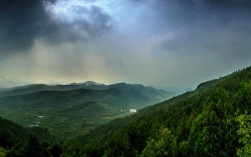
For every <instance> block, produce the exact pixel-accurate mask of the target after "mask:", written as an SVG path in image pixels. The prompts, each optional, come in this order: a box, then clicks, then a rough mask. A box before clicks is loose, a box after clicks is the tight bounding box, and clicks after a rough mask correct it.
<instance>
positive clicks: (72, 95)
mask: <svg viewBox="0 0 251 157" xmlns="http://www.w3.org/2000/svg"><path fill="white" fill-rule="evenodd" d="M174 95H176V93H175V92H166V91H164V90H159V89H155V88H152V87H145V86H143V85H131V84H126V83H119V84H113V85H104V84H97V83H94V82H86V83H83V84H74V85H73V84H71V85H56V86H48V85H28V86H23V87H16V88H12V89H7V90H5V91H2V93H1V96H2V97H0V115H1V116H2V117H5V118H7V119H10V120H12V121H14V122H17V123H19V124H21V125H23V126H24V127H44V128H47V129H48V130H49V131H50V133H51V134H52V135H53V136H55V138H57V139H61V140H62V139H69V138H73V137H75V136H79V135H82V134H84V133H87V132H88V131H89V130H91V129H93V128H94V127H96V126H98V125H101V124H105V123H107V122H109V121H111V120H113V119H115V118H121V117H124V116H127V115H130V114H133V113H131V112H130V110H133V111H137V110H139V109H141V108H143V107H145V106H148V105H152V104H154V103H157V102H161V101H163V100H165V99H168V98H171V97H172V96H174Z"/></svg>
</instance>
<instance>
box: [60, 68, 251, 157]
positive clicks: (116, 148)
mask: <svg viewBox="0 0 251 157" xmlns="http://www.w3.org/2000/svg"><path fill="white" fill-rule="evenodd" d="M250 113H251V67H249V68H246V69H244V70H242V71H238V72H235V73H233V74H232V75H229V76H226V77H223V78H220V79H218V80H214V81H210V82H207V83H203V84H201V85H199V86H198V88H197V89H196V90H195V91H194V92H188V93H186V94H183V95H181V96H178V97H176V98H173V99H171V100H169V101H166V102H163V103H160V104H157V105H154V106H151V107H148V108H145V109H142V110H141V111H140V112H139V113H138V114H135V115H133V116H129V117H126V118H122V119H118V120H114V121H112V122H111V123H109V124H108V125H103V126H101V127H98V128H96V129H94V130H93V131H91V132H90V133H89V134H88V135H86V136H82V137H79V138H78V139H75V140H71V141H69V142H68V147H66V150H65V151H66V152H65V153H66V154H69V155H72V156H114V157H115V156H130V157H132V156H141V157H154V156H156V157H157V156H251V152H250V150H251V138H250V137H251V114H250Z"/></svg>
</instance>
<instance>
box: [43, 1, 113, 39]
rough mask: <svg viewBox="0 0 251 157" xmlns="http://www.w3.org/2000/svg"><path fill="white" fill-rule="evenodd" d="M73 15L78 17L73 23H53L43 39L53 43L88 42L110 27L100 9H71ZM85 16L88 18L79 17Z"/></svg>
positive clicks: (107, 17)
mask: <svg viewBox="0 0 251 157" xmlns="http://www.w3.org/2000/svg"><path fill="white" fill-rule="evenodd" d="M71 9H72V10H71V11H72V12H74V14H77V15H79V17H78V18H76V19H74V21H70V22H69V21H60V20H56V21H54V23H53V25H51V26H50V27H48V28H49V29H48V30H46V31H47V32H46V35H45V36H44V37H43V38H44V39H46V40H48V41H52V42H53V43H58V42H62V41H70V42H76V41H79V40H83V41H85V40H88V39H90V38H93V37H98V36H100V35H101V34H102V33H104V32H105V31H107V30H109V29H110V28H111V26H112V24H111V17H110V16H109V15H108V14H106V13H104V12H103V11H102V9H101V8H99V7H96V6H92V7H91V8H87V7H83V6H81V7H79V6H77V7H73V8H71ZM81 14H85V16H88V17H90V18H85V17H81Z"/></svg>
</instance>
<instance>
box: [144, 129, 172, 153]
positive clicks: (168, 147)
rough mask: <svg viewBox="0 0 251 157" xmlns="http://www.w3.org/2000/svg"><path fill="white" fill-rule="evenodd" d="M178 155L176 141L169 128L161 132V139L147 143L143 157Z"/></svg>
mask: <svg viewBox="0 0 251 157" xmlns="http://www.w3.org/2000/svg"><path fill="white" fill-rule="evenodd" d="M175 155H176V140H175V138H174V136H173V135H172V134H171V131H170V130H169V129H168V128H163V129H161V130H160V134H159V137H158V138H157V139H156V140H154V139H150V140H149V141H148V142H147V146H146V148H145V149H144V150H143V152H142V155H141V157H167V156H175Z"/></svg>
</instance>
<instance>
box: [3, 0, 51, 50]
mask: <svg viewBox="0 0 251 157" xmlns="http://www.w3.org/2000/svg"><path fill="white" fill-rule="evenodd" d="M47 20H48V17H47V15H46V13H45V10H44V7H43V2H42V1H41V0H1V1H0V53H7V52H9V51H15V50H20V49H27V48H29V47H30V46H31V45H32V44H33V41H34V38H36V36H37V35H39V33H40V31H41V29H42V28H43V26H44V24H45V23H47Z"/></svg>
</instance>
